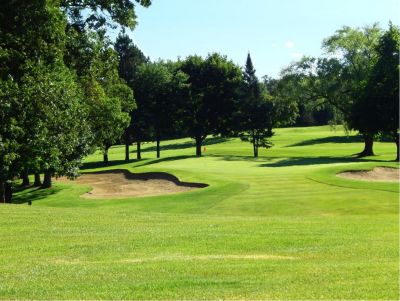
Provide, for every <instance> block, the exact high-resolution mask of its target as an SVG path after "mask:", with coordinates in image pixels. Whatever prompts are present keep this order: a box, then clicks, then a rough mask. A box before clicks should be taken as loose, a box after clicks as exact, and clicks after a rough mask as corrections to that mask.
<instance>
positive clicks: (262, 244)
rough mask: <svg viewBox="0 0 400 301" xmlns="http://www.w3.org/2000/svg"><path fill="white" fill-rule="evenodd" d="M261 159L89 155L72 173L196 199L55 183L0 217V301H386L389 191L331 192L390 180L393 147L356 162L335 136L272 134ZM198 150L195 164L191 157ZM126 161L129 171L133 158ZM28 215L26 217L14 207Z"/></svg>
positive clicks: (26, 195)
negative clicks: (382, 175)
mask: <svg viewBox="0 0 400 301" xmlns="http://www.w3.org/2000/svg"><path fill="white" fill-rule="evenodd" d="M275 132H276V134H275V135H274V136H273V138H272V142H273V143H274V146H273V147H272V148H271V149H267V150H265V149H260V157H259V158H257V159H254V158H253V157H252V146H251V144H250V143H246V142H241V141H240V140H239V139H236V138H232V139H229V138H226V139H225V138H219V137H208V138H207V139H206V141H205V143H204V145H203V156H202V157H195V156H194V152H195V145H194V142H193V140H191V139H189V138H187V139H179V140H170V141H163V142H162V143H161V158H160V159H156V158H155V155H156V153H155V147H154V144H152V143H148V144H144V145H143V146H142V151H143V153H142V157H143V159H142V160H131V161H130V162H129V163H126V162H124V161H123V158H124V147H123V146H115V147H112V148H111V149H110V150H109V159H110V162H109V163H108V165H107V166H105V165H103V163H102V162H101V161H102V154H101V153H100V152H97V153H96V154H94V155H91V156H89V157H88V158H87V159H86V160H85V164H84V166H83V169H82V172H84V173H89V172H96V171H102V170H107V169H109V170H113V169H119V170H121V169H122V170H128V171H130V172H132V173H145V172H164V173H169V174H172V175H174V176H176V177H177V178H179V180H180V181H184V182H194V183H205V184H208V185H209V186H207V187H205V188H199V189H190V190H187V191H183V192H180V193H176V194H167V195H158V196H146V197H127V198H118V199H112V198H110V199H108V198H104V197H103V198H101V199H93V198H86V197H81V195H84V194H85V193H87V192H89V191H90V190H91V187H90V185H87V184H77V183H74V182H67V181H56V182H55V185H54V186H53V187H52V188H50V189H36V188H28V189H24V190H20V191H17V192H16V193H15V195H14V200H13V202H14V203H18V205H17V204H11V205H1V206H0V250H1V256H0V299H164V300H165V299H168V300H171V299H264V300H265V299H284V300H288V299H319V300H320V299H325V300H326V299H358V300H360V299H363V300H366V299H381V300H388V299H390V300H397V299H398V298H399V284H398V279H399V278H398V277H399V272H398V266H399V216H398V213H399V202H398V196H399V184H398V182H372V181H365V180H354V179H348V178H340V177H338V176H336V174H337V173H340V172H343V171H348V170H352V171H354V170H371V169H373V168H375V167H381V166H387V167H395V168H397V167H398V163H397V162H394V161H393V160H394V158H395V156H396V147H395V144H394V143H389V142H378V143H375V145H374V151H375V153H376V156H373V157H366V158H356V157H355V156H353V154H355V153H357V152H360V151H361V150H362V147H363V143H362V140H361V139H360V138H359V137H358V136H354V135H353V134H351V135H349V136H347V135H345V133H344V131H343V129H342V128H341V127H337V128H336V130H334V129H333V128H331V127H329V126H323V127H309V128H283V129H276V131H275ZM204 148H205V151H204ZM132 149H133V152H132V154H131V157H135V153H134V152H135V150H134V148H132ZM28 201H32V206H28V205H27V202H28Z"/></svg>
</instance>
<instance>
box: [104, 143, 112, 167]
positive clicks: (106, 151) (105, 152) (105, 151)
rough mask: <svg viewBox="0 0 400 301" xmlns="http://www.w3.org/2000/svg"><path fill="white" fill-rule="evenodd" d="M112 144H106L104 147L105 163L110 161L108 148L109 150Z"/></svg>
mask: <svg viewBox="0 0 400 301" xmlns="http://www.w3.org/2000/svg"><path fill="white" fill-rule="evenodd" d="M109 148H110V146H106V147H105V148H104V152H103V162H104V163H106V164H107V163H108V150H109Z"/></svg>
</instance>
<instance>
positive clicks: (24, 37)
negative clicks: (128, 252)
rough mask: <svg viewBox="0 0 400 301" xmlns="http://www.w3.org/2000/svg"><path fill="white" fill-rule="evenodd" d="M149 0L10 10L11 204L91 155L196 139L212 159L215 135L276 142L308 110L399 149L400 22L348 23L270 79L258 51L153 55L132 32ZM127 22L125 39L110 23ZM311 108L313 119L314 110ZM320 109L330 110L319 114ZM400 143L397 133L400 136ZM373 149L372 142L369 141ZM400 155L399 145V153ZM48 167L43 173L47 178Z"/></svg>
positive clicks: (39, 0)
mask: <svg viewBox="0 0 400 301" xmlns="http://www.w3.org/2000/svg"><path fill="white" fill-rule="evenodd" d="M150 4H151V2H150V1H149V0H135V1H119V0H102V1H98V0H93V1H81V0H32V1H23V0H8V1H4V5H2V9H1V11H0V116H1V121H2V127H1V128H0V202H11V198H12V189H13V185H15V183H16V181H15V180H16V179H19V178H21V179H22V185H24V186H27V185H29V184H30V181H29V176H28V175H29V174H33V175H34V183H33V185H34V186H38V187H39V186H40V187H43V188H48V187H51V185H52V177H54V176H55V177H60V176H67V177H69V178H75V177H76V176H78V174H79V166H80V165H81V163H82V160H83V158H84V157H85V156H87V155H88V154H90V153H92V152H94V151H95V150H96V149H100V150H101V151H102V153H103V160H104V162H105V163H107V162H108V160H109V158H108V151H109V149H110V147H111V146H112V145H115V144H120V143H124V144H125V160H126V161H129V159H130V149H129V147H130V145H131V144H132V143H133V142H134V143H136V155H137V159H141V145H142V143H143V142H147V141H155V142H156V156H157V158H159V157H160V156H161V143H162V140H165V139H170V138H181V137H191V138H193V139H194V141H195V154H196V155H197V156H201V154H202V144H203V142H204V140H205V138H206V137H207V136H208V135H221V136H235V137H240V138H241V139H242V140H243V141H248V142H250V143H251V145H252V146H253V155H254V157H257V156H258V153H259V148H269V147H271V146H272V143H271V141H270V138H271V137H272V136H273V134H274V133H273V128H274V127H282V126H289V125H293V124H299V122H304V121H305V120H307V118H310V116H311V117H312V118H316V119H318V118H319V119H320V123H321V124H326V123H327V122H336V123H338V122H340V123H345V125H346V126H347V127H348V128H349V129H356V130H358V131H359V132H360V133H361V134H362V135H363V137H364V138H365V145H366V147H365V148H366V149H365V150H364V151H363V152H362V153H361V154H360V155H371V154H372V143H371V140H372V141H373V139H375V138H376V137H379V136H390V137H391V138H392V139H394V140H395V141H396V143H397V149H398V143H399V142H398V85H397V80H398V70H399V69H398V58H399V55H398V53H399V30H398V28H397V27H395V26H394V25H392V24H391V25H390V26H389V29H388V30H387V31H385V32H384V31H383V30H382V29H380V28H379V27H377V26H376V25H374V26H371V27H366V28H364V29H353V28H348V27H345V28H342V29H341V30H339V31H337V32H336V33H335V35H333V36H332V37H330V38H328V39H326V40H325V41H324V43H323V47H324V49H325V51H326V53H325V55H324V56H323V57H321V58H309V57H305V58H303V59H302V60H300V61H299V62H295V63H293V64H292V65H291V66H289V67H288V68H286V69H284V70H283V71H282V74H281V77H280V78H279V79H272V78H269V77H267V76H265V77H263V78H262V80H259V79H258V78H257V76H256V73H255V68H254V66H253V63H252V60H251V57H250V54H248V56H247V60H246V63H245V66H244V68H242V67H241V66H238V65H237V64H235V63H234V62H232V61H231V60H229V59H228V58H227V57H226V56H224V55H221V54H219V53H210V54H209V55H208V56H206V57H201V56H197V55H192V56H188V57H187V58H185V59H178V60H176V61H162V60H160V61H157V62H151V61H150V59H149V58H147V57H146V56H145V55H144V54H143V52H142V51H141V50H140V49H139V48H138V47H137V46H136V45H135V44H134V43H133V42H132V40H131V39H130V38H129V35H128V34H126V29H131V30H132V29H134V27H135V25H136V16H135V10H134V8H135V5H143V6H145V7H147V6H149V5H150ZM110 27H111V28H116V27H120V28H121V32H120V34H119V35H118V37H117V38H116V40H115V42H113V41H111V40H110V38H109V37H108V36H107V29H108V28H110ZM307 116H308V117H307ZM318 116H319V117H318ZM396 139H397V140H396ZM369 148H370V149H369ZM397 152H398V151H397ZM41 175H44V177H43V179H41Z"/></svg>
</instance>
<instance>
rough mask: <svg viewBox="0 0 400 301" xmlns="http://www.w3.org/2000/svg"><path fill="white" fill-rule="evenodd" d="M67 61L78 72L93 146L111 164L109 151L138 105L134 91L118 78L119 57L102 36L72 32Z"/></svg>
mask: <svg viewBox="0 0 400 301" xmlns="http://www.w3.org/2000/svg"><path fill="white" fill-rule="evenodd" d="M68 33H69V39H68V41H67V51H66V57H65V61H66V64H67V66H69V68H71V69H73V70H76V73H77V75H78V81H79V83H80V85H81V87H82V90H83V92H84V96H85V97H84V99H85V103H86V105H87V106H88V112H89V118H88V123H89V125H90V128H91V131H92V133H93V137H94V140H93V143H94V144H95V145H96V146H98V147H100V149H101V150H102V152H103V159H104V162H106V163H107V162H108V150H109V148H110V147H111V146H112V145H113V144H114V143H116V142H117V141H119V139H120V137H121V136H122V134H123V132H124V130H125V129H126V128H127V127H128V125H129V115H130V114H129V112H131V111H132V110H133V109H134V108H135V106H136V104H135V101H134V97H133V92H132V90H131V89H130V88H129V87H128V86H127V85H126V83H125V82H124V81H123V80H121V79H120V77H119V74H118V64H119V60H118V54H117V52H116V51H115V50H114V49H113V47H112V43H111V41H110V40H109V39H108V38H107V37H106V36H104V34H103V33H102V32H94V31H84V32H80V31H78V30H76V29H74V28H69V31H68Z"/></svg>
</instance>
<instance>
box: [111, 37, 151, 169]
mask: <svg viewBox="0 0 400 301" xmlns="http://www.w3.org/2000/svg"><path fill="white" fill-rule="evenodd" d="M114 48H115V51H116V52H117V54H118V73H119V76H120V77H121V78H122V79H124V80H125V82H126V83H127V84H128V85H129V86H130V87H131V88H133V86H134V85H135V82H138V80H137V73H138V68H139V66H140V65H142V64H144V63H147V62H148V58H146V57H145V55H144V54H143V52H142V51H141V50H140V49H139V48H138V47H137V46H136V45H135V44H133V42H132V40H131V39H130V38H129V36H128V35H127V34H125V33H124V32H123V33H120V34H119V35H118V37H117V40H116V42H115V46H114ZM132 112H133V110H132V111H130V112H129V113H130V116H131V121H130V124H129V126H128V127H127V128H126V129H125V133H124V142H125V161H129V145H130V144H131V136H132V130H133V126H134V125H133V123H132Z"/></svg>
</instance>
